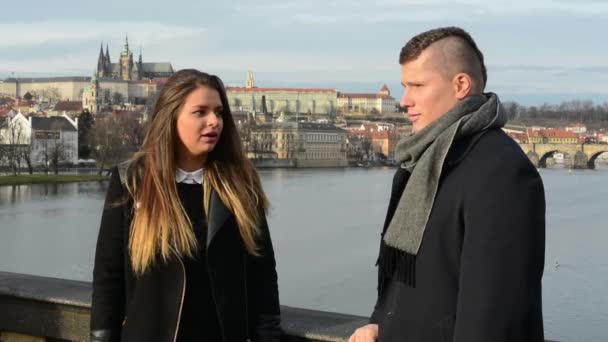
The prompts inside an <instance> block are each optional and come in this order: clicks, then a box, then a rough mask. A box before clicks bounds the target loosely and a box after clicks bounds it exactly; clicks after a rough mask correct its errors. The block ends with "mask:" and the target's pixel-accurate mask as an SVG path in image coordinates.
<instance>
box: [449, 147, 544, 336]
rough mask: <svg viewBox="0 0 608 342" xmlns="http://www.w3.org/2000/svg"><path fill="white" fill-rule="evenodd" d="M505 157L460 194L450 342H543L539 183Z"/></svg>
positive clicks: (480, 171)
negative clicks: (456, 283) (458, 256)
mask: <svg viewBox="0 0 608 342" xmlns="http://www.w3.org/2000/svg"><path fill="white" fill-rule="evenodd" d="M512 156H513V154H511V155H509V154H508V153H507V155H501V154H500V153H495V154H494V156H493V157H491V160H487V159H486V160H485V161H484V162H482V163H480V164H482V165H481V166H480V167H479V168H477V169H476V170H475V171H474V173H475V174H472V175H470V177H471V179H474V180H475V181H474V182H472V183H474V184H471V185H470V186H469V188H467V189H465V191H466V195H465V204H464V206H465V209H464V215H463V216H464V217H463V221H464V239H463V244H462V254H461V265H460V280H459V291H458V302H457V305H458V307H457V313H456V318H455V326H454V342H485V341H493V342H508V341H509V342H510V341H518V342H530V341H539V342H540V341H543V322H542V304H541V278H542V274H543V268H544V255H545V196H544V190H543V184H542V181H541V178H540V176H539V174H538V172H537V171H536V169H535V168H534V167H533V166H532V164H531V163H530V162H529V161H528V160H527V158H524V156H522V157H521V158H519V157H517V158H513V157H512Z"/></svg>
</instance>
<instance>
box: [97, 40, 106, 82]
mask: <svg viewBox="0 0 608 342" xmlns="http://www.w3.org/2000/svg"><path fill="white" fill-rule="evenodd" d="M106 65H107V62H106V56H104V54H103V42H102V43H101V47H100V48H99V57H97V72H96V75H97V76H98V77H106V76H107V75H106V70H107V68H106Z"/></svg>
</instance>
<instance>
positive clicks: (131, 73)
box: [97, 37, 174, 81]
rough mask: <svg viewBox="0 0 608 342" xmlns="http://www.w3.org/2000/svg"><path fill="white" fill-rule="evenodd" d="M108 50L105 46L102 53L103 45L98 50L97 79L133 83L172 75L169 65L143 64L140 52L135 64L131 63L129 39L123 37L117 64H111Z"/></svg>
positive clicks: (164, 63)
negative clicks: (123, 41) (123, 40)
mask: <svg viewBox="0 0 608 342" xmlns="http://www.w3.org/2000/svg"><path fill="white" fill-rule="evenodd" d="M109 50H110V49H109V48H108V45H107V44H106V51H105V53H104V51H103V43H102V45H101V47H100V48H99V56H98V57H97V77H98V78H100V79H101V78H113V79H119V80H123V81H134V80H143V79H153V78H159V77H160V78H165V77H171V75H173V73H174V71H173V66H172V65H171V63H168V62H163V63H144V62H143V57H142V53H141V50H140V51H139V58H138V59H137V62H134V61H133V52H132V51H131V49H130V48H129V39H128V37H125V44H124V46H123V50H122V51H121V52H120V56H119V58H118V62H117V63H112V61H111V59H110V51H109Z"/></svg>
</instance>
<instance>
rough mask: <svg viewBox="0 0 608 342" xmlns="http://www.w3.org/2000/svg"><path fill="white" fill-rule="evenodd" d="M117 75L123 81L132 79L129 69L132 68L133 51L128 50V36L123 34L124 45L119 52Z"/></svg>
mask: <svg viewBox="0 0 608 342" xmlns="http://www.w3.org/2000/svg"><path fill="white" fill-rule="evenodd" d="M119 69H120V73H119V77H120V79H122V80H124V81H130V80H132V76H131V71H132V70H133V53H132V52H131V50H129V37H128V36H125V45H124V47H123V50H122V52H121V53H120V61H119Z"/></svg>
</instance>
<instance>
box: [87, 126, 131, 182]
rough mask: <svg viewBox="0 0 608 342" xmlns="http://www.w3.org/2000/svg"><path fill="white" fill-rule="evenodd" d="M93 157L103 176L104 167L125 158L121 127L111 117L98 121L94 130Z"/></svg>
mask: <svg viewBox="0 0 608 342" xmlns="http://www.w3.org/2000/svg"><path fill="white" fill-rule="evenodd" d="M91 138H92V145H93V155H94V156H95V159H96V160H97V163H98V166H99V171H98V174H100V175H101V174H102V172H103V170H104V167H106V166H108V165H111V164H113V163H117V162H118V161H120V160H121V159H122V158H123V155H124V148H123V139H122V132H121V129H120V125H119V123H118V122H117V121H115V120H114V119H112V118H111V117H107V118H103V119H97V120H95V124H94V125H93V130H92V136H91Z"/></svg>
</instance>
